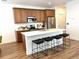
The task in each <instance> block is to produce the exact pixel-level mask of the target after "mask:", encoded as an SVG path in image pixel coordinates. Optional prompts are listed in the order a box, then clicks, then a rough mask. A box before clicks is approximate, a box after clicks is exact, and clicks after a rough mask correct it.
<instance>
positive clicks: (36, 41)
mask: <svg viewBox="0 0 79 59" xmlns="http://www.w3.org/2000/svg"><path fill="white" fill-rule="evenodd" d="M32 42H34V43H36V44H41V43H43V42H44V40H43V39H37V40H33V41H32Z"/></svg>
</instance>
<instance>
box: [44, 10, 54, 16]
mask: <svg viewBox="0 0 79 59" xmlns="http://www.w3.org/2000/svg"><path fill="white" fill-rule="evenodd" d="M45 13H46V16H47V17H48V16H55V10H45Z"/></svg>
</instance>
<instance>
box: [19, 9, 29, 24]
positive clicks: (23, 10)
mask: <svg viewBox="0 0 79 59" xmlns="http://www.w3.org/2000/svg"><path fill="white" fill-rule="evenodd" d="M27 15H28V14H27V10H26V9H21V19H22V21H21V22H22V23H25V22H27V17H28V16H27Z"/></svg>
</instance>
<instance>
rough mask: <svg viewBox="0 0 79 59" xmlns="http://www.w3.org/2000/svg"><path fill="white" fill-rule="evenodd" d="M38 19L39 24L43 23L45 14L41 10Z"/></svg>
mask: <svg viewBox="0 0 79 59" xmlns="http://www.w3.org/2000/svg"><path fill="white" fill-rule="evenodd" d="M40 18H41V19H40V20H41V22H44V21H45V12H44V11H43V10H41V11H40Z"/></svg>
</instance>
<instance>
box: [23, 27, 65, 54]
mask: <svg viewBox="0 0 79 59" xmlns="http://www.w3.org/2000/svg"><path fill="white" fill-rule="evenodd" d="M63 31H65V29H55V28H54V29H43V30H37V31H29V32H22V35H23V37H24V38H25V40H24V41H25V45H26V55H30V54H32V40H36V39H39V38H45V37H51V36H54V35H58V34H62V33H63ZM60 44H62V38H61V39H60ZM39 51H40V50H39Z"/></svg>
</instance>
